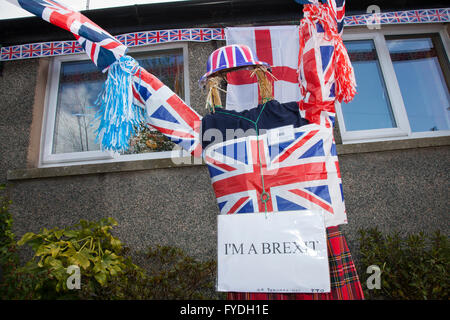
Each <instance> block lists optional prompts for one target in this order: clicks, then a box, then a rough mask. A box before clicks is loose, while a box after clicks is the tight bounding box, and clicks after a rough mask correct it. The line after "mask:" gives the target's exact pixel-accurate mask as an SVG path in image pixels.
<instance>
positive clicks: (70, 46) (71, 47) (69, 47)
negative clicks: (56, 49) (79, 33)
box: [62, 41, 83, 54]
mask: <svg viewBox="0 0 450 320" xmlns="http://www.w3.org/2000/svg"><path fill="white" fill-rule="evenodd" d="M62 45H63V48H64V49H63V53H64V54H73V53H80V52H83V48H82V47H81V46H80V44H79V43H78V42H77V41H64V42H62Z"/></svg>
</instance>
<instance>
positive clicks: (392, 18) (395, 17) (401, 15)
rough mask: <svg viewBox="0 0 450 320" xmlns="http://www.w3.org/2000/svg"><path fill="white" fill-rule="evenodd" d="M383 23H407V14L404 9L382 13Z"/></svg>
mask: <svg viewBox="0 0 450 320" xmlns="http://www.w3.org/2000/svg"><path fill="white" fill-rule="evenodd" d="M383 20H385V23H409V16H408V14H407V12H406V11H399V12H387V13H385V14H384V15H383Z"/></svg>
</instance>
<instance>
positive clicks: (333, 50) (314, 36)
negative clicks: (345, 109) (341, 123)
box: [296, 0, 356, 126]
mask: <svg viewBox="0 0 450 320" xmlns="http://www.w3.org/2000/svg"><path fill="white" fill-rule="evenodd" d="M296 1H297V2H300V3H303V4H304V8H303V13H304V17H303V19H302V20H301V22H300V52H299V83H300V90H301V93H302V97H303V99H302V101H301V102H300V109H301V110H302V111H303V112H304V116H305V118H306V119H307V120H308V121H310V122H313V123H317V124H322V125H324V124H325V125H327V126H331V125H333V122H334V117H335V103H336V102H342V101H345V102H349V101H351V100H352V99H353V97H354V95H355V94H356V82H355V76H354V72H353V68H352V66H351V62H350V59H349V57H348V54H347V50H346V49H345V47H344V44H343V42H342V37H341V36H342V32H343V26H344V15H345V0H327V1H322V2H324V3H323V4H322V3H320V2H319V1H317V0H309V1H308V0H296Z"/></svg>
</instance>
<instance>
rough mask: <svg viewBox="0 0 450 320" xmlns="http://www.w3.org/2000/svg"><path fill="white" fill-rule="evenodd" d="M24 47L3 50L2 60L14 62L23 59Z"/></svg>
mask: <svg viewBox="0 0 450 320" xmlns="http://www.w3.org/2000/svg"><path fill="white" fill-rule="evenodd" d="M21 47H22V46H11V47H4V48H2V51H1V52H2V60H13V59H19V58H20V57H21V52H20V51H21Z"/></svg>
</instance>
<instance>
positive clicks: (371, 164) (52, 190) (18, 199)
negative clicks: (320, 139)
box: [0, 42, 450, 259]
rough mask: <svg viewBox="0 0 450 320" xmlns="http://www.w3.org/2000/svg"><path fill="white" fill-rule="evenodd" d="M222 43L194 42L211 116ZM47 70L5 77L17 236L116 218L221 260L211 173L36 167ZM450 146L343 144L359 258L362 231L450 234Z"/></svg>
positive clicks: (135, 233) (145, 239) (28, 68)
mask: <svg viewBox="0 0 450 320" xmlns="http://www.w3.org/2000/svg"><path fill="white" fill-rule="evenodd" d="M219 45H221V43H216V42H210V43H206V44H196V43H189V68H190V79H191V80H190V87H191V105H192V106H193V107H194V108H196V109H197V111H199V112H200V113H201V114H204V113H205V110H204V93H202V92H201V91H200V89H199V88H198V85H197V80H198V79H199V78H200V76H201V75H202V74H203V73H204V71H205V63H206V59H207V57H208V55H209V54H210V53H211V52H212V51H213V50H214V49H215V48H216V47H217V46H219ZM40 64H41V65H42V64H45V61H44V60H42V61H38V60H35V59H31V60H20V61H15V62H6V63H4V65H3V72H2V76H1V77H0V148H1V150H2V152H1V158H0V183H8V185H9V189H8V191H9V194H10V198H11V200H12V201H13V204H12V206H11V212H12V213H13V215H14V219H15V221H14V223H15V224H14V230H15V232H16V234H17V235H18V236H19V237H20V236H21V235H23V234H24V233H25V232H28V231H33V232H37V231H39V229H40V228H42V227H47V228H52V227H55V226H59V227H62V226H66V225H71V224H74V223H77V222H78V221H79V220H80V219H90V220H94V219H99V218H101V217H114V218H115V219H116V220H117V221H118V222H119V226H118V227H116V228H115V229H114V233H115V234H116V235H117V236H118V237H119V238H120V239H121V240H122V241H124V242H125V243H126V244H127V245H128V246H130V247H131V248H132V249H133V250H143V249H145V248H146V247H148V246H150V245H154V244H167V245H174V246H178V247H181V248H183V249H185V250H186V251H187V252H188V253H190V254H191V255H193V256H196V257H199V258H214V257H215V254H216V214H217V213H218V208H217V204H216V201H215V197H214V193H213V191H212V188H211V185H210V181H209V176H208V172H207V169H206V167H205V166H204V165H194V166H180V167H170V166H166V167H164V165H153V164H151V165H147V164H148V163H150V162H151V160H150V162H143V165H142V166H141V165H139V166H138V165H135V164H125V165H124V166H125V167H126V168H127V170H126V171H122V172H120V170H98V168H99V166H94V169H92V167H89V166H81V167H78V168H77V167H75V168H71V167H67V168H62V169H59V171H58V170H56V169H54V170H53V171H52V170H49V169H36V168H34V169H33V167H35V166H36V163H35V160H36V159H35V158H36V157H35V154H36V150H37V149H38V148H37V147H36V145H35V144H36V142H39V136H40V128H39V119H40V117H39V112H38V110H37V109H39V108H38V107H36V105H39V104H36V99H38V100H39V99H42V97H41V98H39V97H38V95H36V92H37V91H38V87H39V81H41V80H37V79H42V75H39V72H38V71H39V65H40ZM41 89H42V88H41ZM41 104H42V103H41ZM36 127H37V129H36ZM37 135H38V136H37ZM337 135H339V132H338V131H337ZM336 140H337V141H338V143H339V141H340V138H339V136H337V137H336ZM424 141H425V142H424ZM449 144H450V143H449V139H448V137H446V138H434V139H425V140H420V141H412V142H411V141H409V142H408V141H405V142H398V141H397V142H385V143H375V144H362V145H356V146H355V145H353V146H348V145H347V146H344V145H338V153H339V154H340V167H341V174H342V179H343V187H344V195H345V201H346V207H347V214H348V220H349V224H348V225H345V226H343V227H342V230H343V231H344V234H345V235H346V237H347V240H348V242H349V246H350V249H351V252H352V254H353V255H354V257H355V258H356V259H358V246H357V230H358V229H360V228H367V227H375V226H376V227H379V228H380V230H382V231H394V230H400V231H403V232H417V231H426V232H433V231H434V230H437V229H440V230H441V231H442V232H444V233H446V234H449V219H448V212H449V210H448V208H449V200H448V199H449V193H448V190H449V180H450V179H449V172H450V170H449V169H450V165H449V159H450V148H449ZM33 154H34V156H33ZM33 161H34V163H33ZM151 163H153V162H151ZM161 163H163V164H164V163H166V162H164V161H160V164H161ZM133 166H135V167H133ZM100 168H101V166H100ZM114 168H115V167H114ZM77 170H78V172H79V174H77V173H76V172H77ZM65 172H66V173H67V175H66V174H65ZM96 172H99V173H96ZM54 173H55V174H54Z"/></svg>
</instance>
